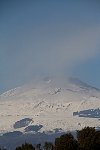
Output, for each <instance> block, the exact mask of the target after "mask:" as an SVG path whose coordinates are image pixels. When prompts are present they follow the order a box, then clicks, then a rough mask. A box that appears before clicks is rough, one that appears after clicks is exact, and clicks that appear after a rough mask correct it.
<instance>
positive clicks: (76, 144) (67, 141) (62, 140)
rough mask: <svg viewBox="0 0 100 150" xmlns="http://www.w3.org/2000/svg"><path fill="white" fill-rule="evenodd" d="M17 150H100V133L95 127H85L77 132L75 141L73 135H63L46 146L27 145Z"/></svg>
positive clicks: (46, 143)
mask: <svg viewBox="0 0 100 150" xmlns="http://www.w3.org/2000/svg"><path fill="white" fill-rule="evenodd" d="M15 150H100V131H96V130H95V128H93V127H85V128H83V129H82V130H78V131H77V138H76V139H75V138H74V136H73V135H72V134H71V133H67V134H64V135H61V136H60V137H59V138H56V139H55V142H54V143H51V142H45V143H44V145H41V144H37V145H36V146H33V145H32V144H29V143H25V144H22V145H21V146H18V147H16V149H15Z"/></svg>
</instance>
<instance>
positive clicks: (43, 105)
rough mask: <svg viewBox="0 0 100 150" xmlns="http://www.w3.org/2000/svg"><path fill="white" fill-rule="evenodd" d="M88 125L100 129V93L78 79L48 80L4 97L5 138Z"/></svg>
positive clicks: (0, 130)
mask: <svg viewBox="0 0 100 150" xmlns="http://www.w3.org/2000/svg"><path fill="white" fill-rule="evenodd" d="M85 126H93V127H96V128H99V127H100V90H99V89H97V88H95V87H92V86H90V85H88V84H86V83H84V82H82V81H80V80H78V79H76V78H70V79H69V80H67V81H66V82H65V81H63V82H58V80H55V79H50V78H48V77H46V78H44V79H42V80H36V81H35V82H33V81H32V82H31V83H29V84H27V85H24V86H22V87H18V88H15V89H11V90H9V91H7V92H5V93H3V94H1V95H0V134H1V138H2V137H3V138H5V137H9V136H10V137H11V136H15V135H17V136H18V137H22V135H24V136H25V135H28V134H37V133H38V134H39V133H40V134H42V133H45V134H50V133H54V134H55V133H57V134H58V133H61V132H66V131H69V130H70V131H73V130H77V129H81V128H83V127H85ZM18 139H19V138H18ZM0 140H1V139H0ZM1 142H2V140H1Z"/></svg>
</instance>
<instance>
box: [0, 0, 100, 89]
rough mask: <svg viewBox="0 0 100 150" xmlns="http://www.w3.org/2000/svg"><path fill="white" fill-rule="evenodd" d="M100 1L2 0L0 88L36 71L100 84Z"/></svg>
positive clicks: (11, 86)
mask: <svg viewBox="0 0 100 150" xmlns="http://www.w3.org/2000/svg"><path fill="white" fill-rule="evenodd" d="M99 8H100V2H99V0H84V1H83V0H42V1H40V0H38V1H37V0H9V1H8V0H0V91H1V92H2V91H6V90H8V89H10V88H14V87H16V86H20V85H22V84H24V83H26V82H28V81H30V80H31V79H33V78H34V77H36V76H48V75H50V76H52V75H54V76H59V77H60V76H65V77H67V76H75V77H78V78H80V79H82V80H83V81H86V82H88V83H90V84H91V85H93V86H97V87H99V88H100V78H99V77H100V69H99V66H100V9H99Z"/></svg>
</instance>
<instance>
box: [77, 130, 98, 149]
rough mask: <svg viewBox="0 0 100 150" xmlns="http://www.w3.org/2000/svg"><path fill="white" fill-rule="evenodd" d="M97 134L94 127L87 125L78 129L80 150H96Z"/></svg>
mask: <svg viewBox="0 0 100 150" xmlns="http://www.w3.org/2000/svg"><path fill="white" fill-rule="evenodd" d="M95 136H96V131H95V128H93V127H85V128H84V129H82V130H80V131H77V139H78V143H79V148H80V150H95V149H94V145H95V140H96V139H95Z"/></svg>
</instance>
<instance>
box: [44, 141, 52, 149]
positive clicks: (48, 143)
mask: <svg viewBox="0 0 100 150" xmlns="http://www.w3.org/2000/svg"><path fill="white" fill-rule="evenodd" d="M43 148H44V150H53V149H54V146H53V144H52V143H51V142H45V144H44V146H43Z"/></svg>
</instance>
